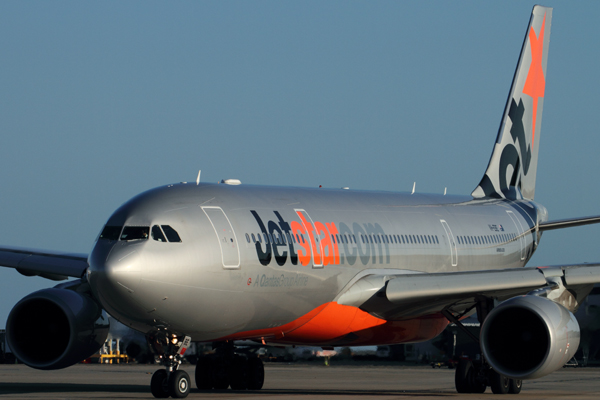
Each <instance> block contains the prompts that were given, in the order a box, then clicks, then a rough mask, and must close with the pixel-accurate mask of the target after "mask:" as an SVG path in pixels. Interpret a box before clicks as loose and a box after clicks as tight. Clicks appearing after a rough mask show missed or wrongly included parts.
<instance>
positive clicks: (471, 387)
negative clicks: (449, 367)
mask: <svg viewBox="0 0 600 400" xmlns="http://www.w3.org/2000/svg"><path fill="white" fill-rule="evenodd" d="M476 374H477V370H476V366H475V365H473V363H472V362H471V361H468V360H460V361H459V362H458V366H457V367H456V372H455V373H454V386H455V387H456V391H457V392H458V393H483V392H485V389H486V386H485V384H484V383H482V382H479V381H477V379H476V377H477V375H476Z"/></svg>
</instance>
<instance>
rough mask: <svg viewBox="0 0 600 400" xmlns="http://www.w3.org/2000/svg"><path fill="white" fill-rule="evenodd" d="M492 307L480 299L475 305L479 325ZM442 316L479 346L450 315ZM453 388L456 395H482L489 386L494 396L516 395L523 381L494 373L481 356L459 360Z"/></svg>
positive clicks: (474, 338)
mask: <svg viewBox="0 0 600 400" xmlns="http://www.w3.org/2000/svg"><path fill="white" fill-rule="evenodd" d="M493 307H494V303H493V301H492V300H491V299H482V300H481V301H479V302H478V303H477V318H478V319H479V323H480V324H483V321H484V320H485V318H486V317H487V315H488V313H489V312H490V311H491V310H492V308H493ZM442 314H443V315H444V316H445V317H446V318H447V319H448V321H450V322H452V323H454V324H456V326H457V327H458V328H459V329H461V330H462V331H463V332H465V333H466V334H467V335H468V336H469V337H470V338H471V339H473V340H474V341H475V342H477V343H478V344H479V338H478V337H477V336H475V335H474V334H473V333H472V332H471V331H469V330H468V329H467V328H466V327H465V326H464V325H463V324H462V323H461V322H460V321H459V320H458V319H457V318H456V317H454V315H452V313H450V312H449V311H447V310H444V311H442ZM454 386H455V387H456V391H457V392H458V393H483V392H485V390H486V389H487V387H488V386H489V387H490V388H491V389H492V393H494V394H507V393H510V394H518V393H520V392H521V388H522V386H523V381H522V380H520V379H511V378H508V377H506V376H504V375H501V374H499V373H498V372H496V371H494V370H493V369H492V368H491V367H490V366H489V365H488V364H487V362H485V359H484V358H483V355H482V356H481V360H476V361H471V360H462V359H461V360H460V361H459V362H458V366H457V367H456V372H455V375H454Z"/></svg>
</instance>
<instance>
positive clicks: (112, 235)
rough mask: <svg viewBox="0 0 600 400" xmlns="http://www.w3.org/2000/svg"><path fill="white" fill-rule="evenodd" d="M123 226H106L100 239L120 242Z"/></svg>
mask: <svg viewBox="0 0 600 400" xmlns="http://www.w3.org/2000/svg"><path fill="white" fill-rule="evenodd" d="M122 229H123V227H122V226H109V225H106V226H105V227H104V229H102V233H101V234H100V239H105V240H118V239H119V235H120V234H121V230H122Z"/></svg>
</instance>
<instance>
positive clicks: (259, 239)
mask: <svg viewBox="0 0 600 400" xmlns="http://www.w3.org/2000/svg"><path fill="white" fill-rule="evenodd" d="M256 237H257V238H258V243H260V244H262V236H260V233H257V234H256Z"/></svg>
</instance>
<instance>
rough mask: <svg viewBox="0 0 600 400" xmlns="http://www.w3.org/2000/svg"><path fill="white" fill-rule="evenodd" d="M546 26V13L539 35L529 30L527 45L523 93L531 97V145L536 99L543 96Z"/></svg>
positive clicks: (533, 137) (533, 132)
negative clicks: (529, 56)
mask: <svg viewBox="0 0 600 400" xmlns="http://www.w3.org/2000/svg"><path fill="white" fill-rule="evenodd" d="M545 26H546V14H544V20H543V21H542V29H541V30H540V36H539V37H537V36H536V34H535V31H534V30H533V27H531V30H530V31H529V45H530V47H531V65H530V66H529V72H528V73H527V79H526V80H525V86H524V87H523V93H524V94H526V95H528V96H530V97H531V98H533V118H532V122H531V130H532V131H531V147H533V143H534V139H535V117H536V114H537V106H538V99H539V98H540V97H544V89H545V87H546V79H545V78H544V71H543V69H542V55H543V51H544V27H545Z"/></svg>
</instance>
